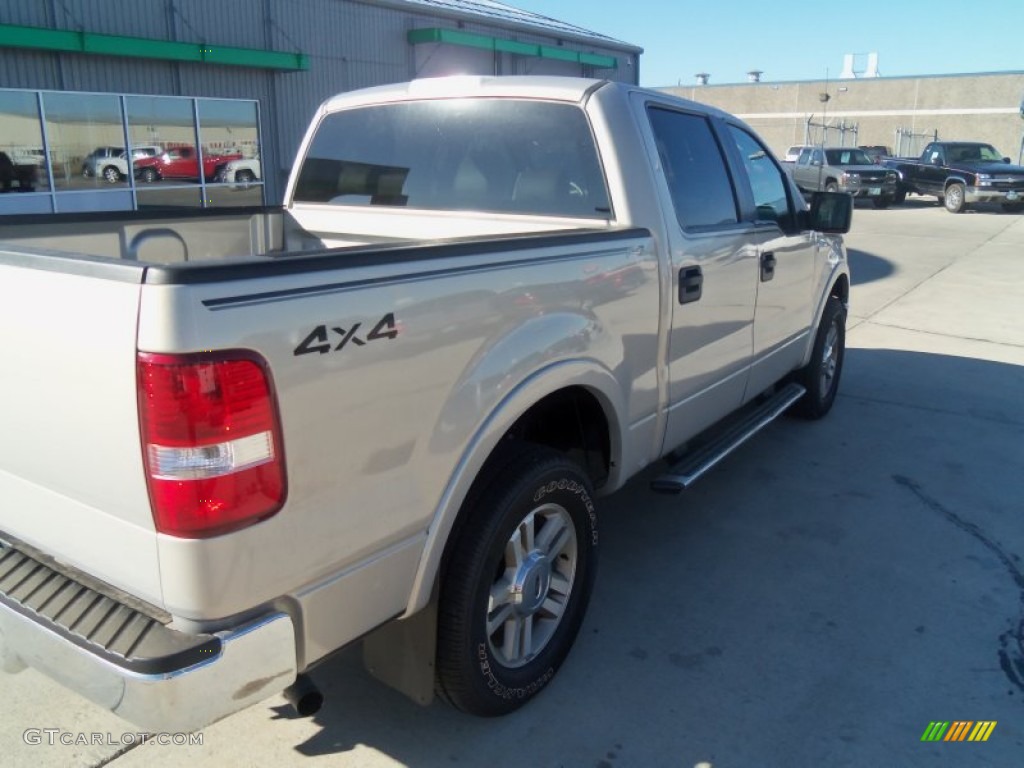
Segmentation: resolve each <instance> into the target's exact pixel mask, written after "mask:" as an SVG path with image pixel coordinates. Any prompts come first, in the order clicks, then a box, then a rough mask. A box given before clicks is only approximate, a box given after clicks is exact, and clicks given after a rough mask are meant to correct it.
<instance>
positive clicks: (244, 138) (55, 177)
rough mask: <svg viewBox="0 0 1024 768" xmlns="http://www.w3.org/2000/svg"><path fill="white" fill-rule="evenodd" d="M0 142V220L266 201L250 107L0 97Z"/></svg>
mask: <svg viewBox="0 0 1024 768" xmlns="http://www.w3.org/2000/svg"><path fill="white" fill-rule="evenodd" d="M0 137H3V138H2V139H0V215H5V214H24V213H53V212H57V213H64V212H73V211H111V210H132V209H136V208H139V209H143V208H213V207H223V206H239V205H244V206H248V205H262V204H263V202H264V195H263V181H262V172H261V168H260V146H259V139H260V130H259V110H258V106H257V103H256V102H255V101H245V100H231V99H191V98H183V97H172V96H133V95H123V96H122V95H117V94H103V93H75V92H55V91H15V90H5V89H0ZM12 193H13V194H12Z"/></svg>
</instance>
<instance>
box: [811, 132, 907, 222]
mask: <svg viewBox="0 0 1024 768" xmlns="http://www.w3.org/2000/svg"><path fill="white" fill-rule="evenodd" d="M792 175H793V181H795V182H796V185H797V186H798V187H800V189H802V190H804V191H807V192H815V191H818V190H824V191H826V192H846V193H847V194H850V195H853V196H854V197H869V198H871V202H872V204H873V205H874V206H875V208H887V207H888V206H889V205H891V204H892V203H893V202H895V201H896V194H897V192H898V189H899V174H897V173H896V172H895V171H892V170H889V169H888V168H883V167H882V166H879V165H876V164H875V163H873V162H872V161H871V158H870V157H868V155H867V153H866V152H865V151H864V150H863V149H860V148H858V147H806V148H805V149H804V150H803V151H802V152H801V153H800V157H798V158H797V161H796V164H795V165H794V166H793V167H792Z"/></svg>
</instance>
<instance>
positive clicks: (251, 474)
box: [138, 352, 285, 538]
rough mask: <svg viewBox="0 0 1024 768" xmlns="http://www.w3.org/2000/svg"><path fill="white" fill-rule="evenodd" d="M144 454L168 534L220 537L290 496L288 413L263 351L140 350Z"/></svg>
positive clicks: (156, 509)
mask: <svg viewBox="0 0 1024 768" xmlns="http://www.w3.org/2000/svg"><path fill="white" fill-rule="evenodd" d="M138 376H139V417H140V422H141V425H142V447H143V459H144V461H145V465H146V476H147V480H148V482H149V495H150V499H151V501H152V504H153V519H154V521H155V522H156V528H157V530H158V531H160V532H161V533H167V534H171V535H172V536H181V537H187V538H201V537H207V536H216V535H219V534H222V533H226V532H228V531H231V530H235V529H238V528H243V527H245V526H247V525H251V524H253V523H256V522H259V521H260V520H263V519H265V518H267V517H270V516H271V515H273V514H274V513H275V512H277V511H278V510H279V509H281V507H282V505H283V504H284V497H285V471H284V455H283V452H282V444H281V430H280V426H279V424H280V422H279V420H278V418H277V409H276V404H275V401H274V396H273V389H272V386H271V382H270V375H269V373H268V372H267V369H266V367H265V366H264V364H263V362H262V360H261V359H259V358H258V357H256V356H255V355H253V354H248V353H241V352H237V353H221V354H218V355H215V356H214V355H154V354H146V353H142V352H140V353H139V357H138Z"/></svg>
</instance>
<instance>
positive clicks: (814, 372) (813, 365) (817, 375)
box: [792, 296, 846, 419]
mask: <svg viewBox="0 0 1024 768" xmlns="http://www.w3.org/2000/svg"><path fill="white" fill-rule="evenodd" d="M845 356H846V308H845V307H844V306H843V303H842V302H841V301H840V300H839V299H837V298H836V297H835V296H830V297H829V300H828V302H827V303H826V304H825V311H824V312H823V313H822V315H821V322H820V323H819V324H818V333H817V335H816V336H815V337H814V349H813V350H812V351H811V361H810V362H809V363H808V364H807V365H806V366H805V367H804V368H802V369H801V370H800V371H799V372H798V373H797V375H796V380H797V382H798V383H800V384H802V385H803V386H804V388H805V389H806V390H807V394H805V395H804V396H803V397H802V398H801V399H800V400H798V401H797V402H796V404H795V405H794V406H793V408H792V413H793V414H794V415H796V416H800V417H802V418H805V419H820V418H821V417H822V416H824V415H825V414H827V413H828V412H829V411H830V410H832V403H834V402H835V399H836V392H837V391H838V390H839V377H840V376H841V375H842V373H843V358H844V357H845Z"/></svg>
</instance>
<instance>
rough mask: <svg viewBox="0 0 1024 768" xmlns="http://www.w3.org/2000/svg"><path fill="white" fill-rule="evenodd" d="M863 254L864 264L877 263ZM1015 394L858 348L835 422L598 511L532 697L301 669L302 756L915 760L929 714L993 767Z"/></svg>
mask: <svg viewBox="0 0 1024 768" xmlns="http://www.w3.org/2000/svg"><path fill="white" fill-rule="evenodd" d="M857 253H858V255H857V258H858V260H861V261H863V262H864V263H862V265H861V274H865V273H869V274H870V269H871V268H872V264H873V262H877V263H876V264H874V267H875V268H876V269H878V270H881V269H883V268H886V267H888V265H887V263H886V262H884V261H883V260H881V259H877V257H873V256H871V255H870V254H865V253H861V252H857ZM871 260H873V262H872V261H871ZM855 274H856V273H855ZM874 279H877V277H876V278H874ZM1022 362H1024V358H1022ZM1022 391H1024V367H1022V366H1020V365H1010V364H1005V363H998V362H989V361H985V360H979V359H973V358H963V357H954V356H949V355H940V354H926V353H920V352H910V351H900V350H892V349H856V348H851V349H848V351H847V358H846V368H845V371H844V380H843V383H842V388H841V390H840V396H839V398H838V400H837V404H836V406H835V409H834V411H833V412H832V413H831V414H830V415H829V417H828V418H826V419H825V420H823V421H820V422H810V423H808V422H801V421H798V420H795V419H782V420H780V421H778V422H776V423H775V424H773V425H772V426H770V427H769V428H768V429H767V430H765V431H764V432H762V433H761V434H760V435H758V436H756V437H755V438H753V439H752V440H751V441H749V442H748V443H746V444H745V445H744V446H742V447H741V448H740V449H739V450H738V451H737V452H736V453H735V454H734V455H732V456H730V457H729V458H727V459H726V460H725V461H723V462H722V463H721V464H720V465H719V466H718V467H716V468H715V469H714V470H713V471H712V472H711V473H710V474H709V475H708V476H707V477H706V478H705V479H704V480H702V481H701V482H700V483H698V484H697V485H696V486H695V487H694V488H693V489H692V490H690V491H687V492H686V493H685V494H683V495H680V496H674V497H666V496H659V495H655V494H653V493H651V492H650V491H649V490H648V488H647V485H648V482H649V481H650V480H651V479H652V478H653V477H654V476H655V475H656V474H657V472H658V469H659V468H657V467H655V468H651V469H648V470H646V471H645V472H644V473H642V474H641V475H640V476H638V477H636V478H634V479H633V480H632V481H631V482H630V483H629V484H628V485H627V487H626V488H624V489H622V490H620V491H619V492H617V493H616V494H614V495H612V496H610V497H607V498H605V499H603V500H602V501H601V502H600V503H599V515H600V520H601V524H600V525H601V542H602V550H603V551H602V554H601V558H602V563H601V573H600V576H599V578H598V583H597V588H596V591H595V594H594V597H593V599H592V601H591V606H590V611H589V613H588V616H587V619H586V621H585V622H584V625H583V628H582V630H581V633H580V636H579V638H578V640H577V642H576V646H575V648H574V650H573V652H572V654H571V655H570V657H569V660H568V661H567V662H566V664H565V665H564V666H563V668H562V670H561V672H560V674H559V675H558V676H557V677H556V678H555V680H554V681H553V683H552V684H551V686H550V687H549V689H548V690H546V691H544V692H543V693H542V694H541V695H540V696H539V697H538V698H537V699H536V700H534V701H533V702H531V703H530V704H529V705H527V706H526V707H525V708H524V709H522V710H520V711H518V712H516V713H514V714H512V715H509V716H507V717H504V718H499V719H493V720H487V719H478V718H473V717H470V716H466V715H462V714H460V713H458V712H456V711H454V710H453V709H451V708H450V707H448V706H446V705H444V704H441V703H440V702H435V703H434V704H433V705H431V706H429V707H426V708H423V707H419V706H418V705H416V704H414V703H412V702H411V701H408V700H407V699H405V698H404V697H403V696H401V695H400V694H398V693H396V692H393V691H391V690H388V689H386V688H385V687H383V686H382V685H380V684H378V683H377V682H375V681H374V680H373V679H372V678H371V677H370V676H369V674H368V673H367V672H365V671H364V670H363V668H362V665H361V659H360V653H359V649H358V648H350V649H347V650H345V651H344V652H343V653H342V654H340V655H339V656H338V657H336V658H335V659H333V660H331V661H330V662H328V663H327V664H325V665H323V666H321V667H320V668H318V669H317V670H315V671H314V673H313V677H314V679H315V680H316V681H317V682H318V684H319V685H320V686H321V687H322V689H323V691H324V693H325V705H324V708H323V709H322V710H321V711H320V713H319V714H317V715H316V717H315V723H316V725H317V726H319V728H320V730H319V731H318V732H317V733H316V734H315V735H314V736H312V737H311V738H309V739H308V740H306V741H304V742H303V743H300V744H297V745H296V746H295V749H296V750H297V751H298V752H299V753H300V754H302V755H306V756H314V755H328V754H334V753H342V752H349V751H354V750H359V751H360V754H359V755H353V756H352V759H353V760H354V762H353V763H352V764H353V765H355V764H358V765H385V764H387V765H391V764H392V763H391V762H390V761H389V759H390V760H393V761H397V762H398V763H400V764H402V765H407V766H416V767H420V766H424V767H429V766H452V765H467V766H476V765H484V764H486V765H488V766H489V767H492V768H498V767H500V766H508V767H509V768H513V767H518V766H567V767H569V766H573V767H575V766H587V767H589V766H593V767H594V768H622V767H623V766H662V765H666V766H667V765H672V766H684V767H685V768H691V767H692V766H695V765H696V764H698V763H699V762H702V761H706V762H711V763H713V764H714V765H748V766H754V765H760V766H774V765H839V764H842V765H871V764H877V765H884V764H889V765H894V764H901V765H911V764H919V761H920V760H923V759H924V757H922V756H915V755H913V754H911V752H914V753H916V751H918V750H930V752H929V755H928V757H929V758H938V757H939V754H938V752H935V753H934V754H932V752H931V751H934V750H938V749H939V747H936V746H934V745H924V746H922V745H921V744H920V743H919V742H920V738H921V733H922V731H923V730H924V729H925V728H926V726H927V725H928V723H929V721H930V720H935V719H936V718H940V719H950V720H951V719H965V720H970V719H975V720H976V719H979V718H986V719H990V720H997V721H998V722H999V726H998V728H997V729H996V731H995V732H994V737H993V738H992V739H991V741H990V743H987V744H985V745H983V746H984V748H985V750H986V751H985V754H986V757H987V758H988V759H990V760H992V764H1006V765H1010V764H1015V763H1016V762H1018V760H1019V755H1020V749H1021V746H1022V745H1024V744H1022V742H1024V731H1022V730H1021V728H1020V726H1019V723H1020V722H1021V715H1022V711H1021V707H1022V705H1024V575H1022V565H1021V558H1020V553H1022V552H1024V529H1022V528H1021V525H1020V509H1021V507H1020V496H1021V490H1022V487H1021V481H1020V474H1019V473H1020V465H1021V461H1022V458H1024V456H1022V453H1021V444H1022V438H1024V408H1022V406H1021V399H1020V393H1021V392H1022ZM275 712H276V715H277V717H280V718H291V717H293V715H291V714H290V711H289V710H288V709H287V708H285V707H283V706H282V707H278V708H275ZM809 723H813V727H808V724H809ZM1015 723H1016V724H1017V725H1015ZM1000 736H1001V737H1002V738H996V737H1000ZM954 746H961V747H963V746H967V745H954ZM374 750H375V751H377V752H380V753H383V755H384V756H386V758H384V757H380V756H374V757H373V758H372V759H371V758H370V755H372V754H373V751H374ZM897 755H902V757H900V758H897V757H896V756H897ZM1011 756H1012V757H1011ZM958 759H959V758H958ZM931 762H932V761H931V760H929V764H931ZM345 764H346V765H347V764H349V763H347V762H346V763H345ZM944 764H945V763H944ZM958 764H960V763H958Z"/></svg>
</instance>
